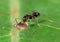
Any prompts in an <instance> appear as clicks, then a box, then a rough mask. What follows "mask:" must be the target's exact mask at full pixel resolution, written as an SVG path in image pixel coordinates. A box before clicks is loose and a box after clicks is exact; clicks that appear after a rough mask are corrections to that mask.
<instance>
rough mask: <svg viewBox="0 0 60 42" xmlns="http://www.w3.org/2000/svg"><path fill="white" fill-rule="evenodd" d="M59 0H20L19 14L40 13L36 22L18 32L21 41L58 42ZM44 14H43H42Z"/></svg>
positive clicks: (59, 35) (59, 40)
mask: <svg viewBox="0 0 60 42" xmlns="http://www.w3.org/2000/svg"><path fill="white" fill-rule="evenodd" d="M58 2H60V1H59V0H21V3H22V4H21V16H24V15H25V14H27V13H28V14H31V13H32V11H38V12H40V13H41V16H40V17H39V22H40V21H41V22H40V23H38V24H35V25H30V28H28V30H25V31H23V32H21V33H20V41H21V42H60V6H59V5H60V3H58ZM43 15H45V16H43ZM32 22H33V21H32Z"/></svg>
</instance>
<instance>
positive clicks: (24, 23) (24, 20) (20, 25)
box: [16, 12, 40, 31]
mask: <svg viewBox="0 0 60 42" xmlns="http://www.w3.org/2000/svg"><path fill="white" fill-rule="evenodd" d="M38 16H40V13H39V12H33V13H32V15H28V14H26V15H25V16H24V17H23V18H22V22H19V23H17V24H16V27H17V28H18V29H19V30H21V31H22V30H25V29H27V28H28V27H29V24H28V23H27V21H30V20H31V19H35V18H37V17H38ZM16 19H17V18H16ZM18 19H19V18H18ZM16 22H17V20H16Z"/></svg>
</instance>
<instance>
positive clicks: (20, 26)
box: [16, 18, 28, 31]
mask: <svg viewBox="0 0 60 42" xmlns="http://www.w3.org/2000/svg"><path fill="white" fill-rule="evenodd" d="M16 19H19V18H16ZM16 22H17V20H16ZM16 28H17V29H18V30H20V31H23V30H26V29H27V28H28V23H27V22H19V23H18V22H17V24H16Z"/></svg>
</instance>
